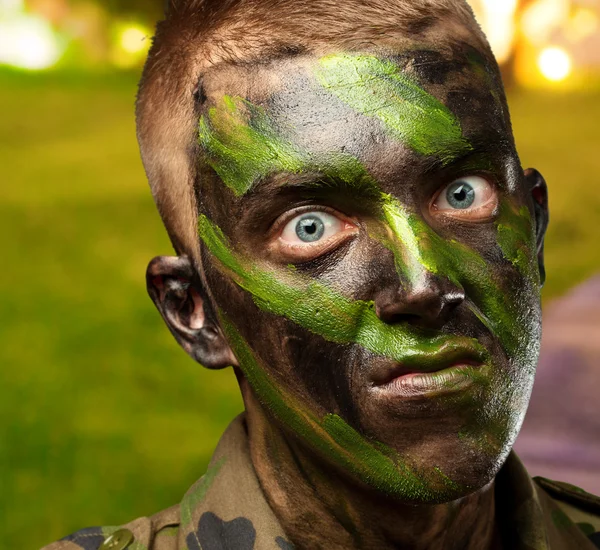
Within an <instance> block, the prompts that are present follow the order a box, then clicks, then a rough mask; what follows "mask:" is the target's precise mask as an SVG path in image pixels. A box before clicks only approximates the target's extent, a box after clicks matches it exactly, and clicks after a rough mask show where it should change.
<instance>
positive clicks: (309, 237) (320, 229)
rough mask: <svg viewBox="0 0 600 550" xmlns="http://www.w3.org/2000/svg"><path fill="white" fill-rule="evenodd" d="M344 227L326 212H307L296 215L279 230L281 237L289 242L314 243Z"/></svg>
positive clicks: (342, 223)
mask: <svg viewBox="0 0 600 550" xmlns="http://www.w3.org/2000/svg"><path fill="white" fill-rule="evenodd" d="M343 229H344V222H342V220H340V219H338V218H336V217H335V216H332V215H331V214H328V213H327V212H308V213H306V214H302V215H300V216H296V217H295V218H294V219H293V220H291V221H290V222H288V223H287V224H286V226H285V227H284V228H283V231H282V232H281V238H282V239H283V240H285V241H286V242H288V243H290V244H292V243H293V244H301V243H307V244H310V243H316V242H318V241H321V240H323V239H327V238H328V237H331V236H332V235H335V234H336V233H339V232H340V231H342V230H343Z"/></svg>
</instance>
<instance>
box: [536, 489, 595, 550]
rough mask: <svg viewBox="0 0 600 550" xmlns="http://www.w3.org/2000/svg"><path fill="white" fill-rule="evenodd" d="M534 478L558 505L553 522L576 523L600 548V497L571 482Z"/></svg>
mask: <svg viewBox="0 0 600 550" xmlns="http://www.w3.org/2000/svg"><path fill="white" fill-rule="evenodd" d="M533 480H534V482H535V484H536V485H537V486H538V488H540V489H542V490H543V491H544V493H546V494H547V495H548V496H549V497H550V498H551V499H552V500H553V501H554V503H555V504H556V505H557V506H558V508H557V511H555V513H554V514H553V515H554V516H555V517H553V518H552V519H553V522H554V523H555V524H560V523H561V521H563V522H564V521H571V522H573V523H575V524H576V525H577V526H578V527H579V528H580V529H581V531H583V533H584V534H585V535H586V536H587V537H588V538H589V539H590V540H591V541H592V542H593V543H594V544H595V545H596V546H597V547H598V548H600V497H599V496H596V495H593V494H591V493H588V492H587V491H584V490H583V489H580V488H579V487H576V486H575V485H571V484H570V483H564V482H562V481H554V480H552V479H546V478H544V477H534V478H533Z"/></svg>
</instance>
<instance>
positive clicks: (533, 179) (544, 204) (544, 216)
mask: <svg viewBox="0 0 600 550" xmlns="http://www.w3.org/2000/svg"><path fill="white" fill-rule="evenodd" d="M525 182H526V185H527V188H528V189H529V192H530V193H531V196H532V198H533V208H534V212H535V231H536V241H537V242H536V245H537V257H538V266H539V270H540V280H541V282H542V284H544V281H545V280H546V270H545V267H544V237H545V235H546V229H547V228H548V222H549V220H550V214H549V210H548V187H547V185H546V180H545V179H544V177H543V176H542V174H540V173H539V172H538V171H537V170H535V169H534V168H528V169H527V170H525Z"/></svg>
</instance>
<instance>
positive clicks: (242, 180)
mask: <svg viewBox="0 0 600 550" xmlns="http://www.w3.org/2000/svg"><path fill="white" fill-rule="evenodd" d="M198 136H199V142H200V145H201V146H202V147H203V148H204V149H205V150H206V151H207V153H208V154H209V160H208V162H209V164H210V166H212V168H213V169H214V170H215V172H216V173H217V174H218V175H219V177H220V178H221V179H222V180H223V182H224V183H225V185H227V186H228V187H229V188H230V189H231V190H232V191H233V192H234V193H235V194H236V195H238V196H240V195H244V194H245V193H246V192H247V191H248V190H249V189H250V187H251V185H252V184H253V183H254V182H255V181H256V180H258V179H259V178H261V177H262V176H266V175H267V174H268V173H272V172H289V173H294V172H299V171H300V170H301V169H302V168H303V167H304V161H303V159H302V158H301V157H300V155H299V154H298V153H297V151H295V150H294V148H293V147H292V145H291V144H290V143H287V142H285V141H284V140H282V139H281V138H280V137H279V136H278V135H277V133H276V131H275V129H274V128H273V126H272V124H271V122H270V120H269V119H268V117H267V116H266V114H265V112H264V110H263V109H261V108H260V107H258V106H256V105H253V104H252V103H250V102H249V101H246V100H244V99H242V98H240V97H230V96H224V97H223V99H222V102H221V104H220V105H219V107H211V108H210V109H209V111H208V114H207V115H204V116H202V117H201V118H200V124H199V133H198Z"/></svg>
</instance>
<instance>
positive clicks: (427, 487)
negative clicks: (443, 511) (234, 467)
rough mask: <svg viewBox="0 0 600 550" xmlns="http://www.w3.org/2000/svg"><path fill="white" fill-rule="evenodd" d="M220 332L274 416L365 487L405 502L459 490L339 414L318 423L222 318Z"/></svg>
mask: <svg viewBox="0 0 600 550" xmlns="http://www.w3.org/2000/svg"><path fill="white" fill-rule="evenodd" d="M219 317H220V321H221V326H222V327H223V330H224V332H225V334H226V336H227V338H228V341H229V342H230V343H231V346H232V349H233V351H234V353H235V355H236V357H238V359H239V361H240V364H241V365H243V367H242V368H243V371H244V375H245V376H246V377H247V379H248V381H249V382H250V385H251V386H252V388H253V389H254V391H255V392H256V393H257V395H258V397H259V399H260V400H261V402H263V403H265V404H266V405H267V406H268V407H269V409H270V411H271V413H272V414H273V415H274V416H275V417H276V418H277V419H278V420H279V421H280V422H282V423H283V424H285V425H286V426H287V427H289V428H291V429H292V430H294V432H295V433H297V434H298V435H299V436H301V437H302V438H303V439H304V441H307V442H308V443H309V444H310V445H311V446H312V447H313V448H314V449H315V450H317V451H319V452H320V453H321V454H323V455H324V456H326V457H327V458H328V459H329V460H331V461H332V462H333V463H334V464H336V465H337V466H339V467H340V468H341V469H342V470H344V471H348V472H352V473H353V474H354V475H355V476H356V477H357V478H358V479H360V480H361V481H362V482H363V483H365V484H367V485H368V486H371V487H373V488H375V489H377V490H379V491H381V492H383V493H385V494H388V495H390V496H393V497H397V498H400V499H403V500H406V501H413V502H431V501H443V500H444V499H445V498H446V497H447V498H452V495H455V494H456V493H457V491H460V490H461V489H464V488H461V487H459V486H458V485H457V484H456V483H454V482H453V481H452V480H450V478H448V477H447V476H446V475H444V474H443V472H442V471H441V469H440V468H438V467H436V466H427V467H426V468H422V469H420V470H417V469H416V468H415V467H411V466H409V465H408V464H407V463H406V461H404V460H402V459H401V457H400V455H399V454H398V453H397V452H396V451H394V450H393V449H390V448H389V447H387V446H386V445H383V444H381V443H371V442H369V441H367V440H366V439H365V438H364V437H363V436H362V435H361V434H359V433H358V432H357V431H356V430H355V429H354V428H352V427H351V426H349V425H348V424H347V423H346V422H345V421H344V420H343V419H342V418H340V417H339V416H338V415H335V414H328V415H325V417H323V418H322V419H320V420H319V419H318V418H316V417H315V416H314V414H312V413H311V412H310V411H306V410H305V408H304V407H303V406H302V405H301V404H300V403H298V402H297V401H296V400H295V399H294V397H293V396H291V395H289V394H288V393H286V392H285V391H284V390H283V389H282V388H280V387H278V386H277V385H275V384H274V383H273V382H272V381H271V380H270V378H269V377H268V375H267V374H266V372H265V369H264V367H262V366H261V365H259V364H258V362H257V361H256V358H255V357H254V355H253V353H252V350H251V349H250V348H249V346H248V345H247V343H246V342H245V341H244V339H243V338H242V336H241V335H240V334H239V332H238V331H237V329H236V328H235V326H234V325H233V324H232V323H231V322H230V321H229V320H228V319H227V318H226V317H225V316H224V315H223V314H222V313H220V316H219Z"/></svg>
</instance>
